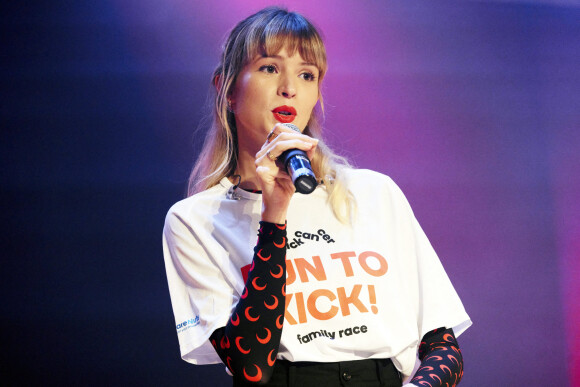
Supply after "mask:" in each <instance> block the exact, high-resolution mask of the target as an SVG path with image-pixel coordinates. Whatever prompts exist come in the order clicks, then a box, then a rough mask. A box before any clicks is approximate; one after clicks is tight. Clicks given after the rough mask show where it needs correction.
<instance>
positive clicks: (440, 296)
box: [389, 179, 471, 338]
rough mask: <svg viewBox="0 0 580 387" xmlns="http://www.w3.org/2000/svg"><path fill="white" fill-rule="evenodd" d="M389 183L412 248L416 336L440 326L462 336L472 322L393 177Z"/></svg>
mask: <svg viewBox="0 0 580 387" xmlns="http://www.w3.org/2000/svg"><path fill="white" fill-rule="evenodd" d="M389 180H390V179H389ZM390 183H391V184H392V187H391V189H392V192H393V193H394V197H395V201H397V202H398V203H397V207H398V208H399V210H400V211H399V213H398V214H397V217H398V219H399V223H400V226H401V228H402V229H404V230H402V231H401V232H402V233H403V234H404V235H405V237H404V239H406V240H407V241H408V243H409V244H408V248H409V249H410V250H411V251H412V254H411V256H412V258H413V259H412V260H413V262H408V265H407V269H408V270H409V272H408V275H407V276H406V278H408V279H409V283H407V285H408V287H409V291H410V292H412V293H413V297H411V299H413V300H415V305H414V307H415V313H416V317H417V329H418V332H417V333H418V336H417V337H419V338H421V337H423V336H424V335H425V334H427V333H428V332H430V331H432V330H434V329H437V328H439V327H445V328H453V331H454V332H455V335H456V336H459V335H461V333H463V332H464V331H465V330H466V329H467V328H468V327H469V326H470V325H471V319H470V318H469V316H468V315H467V313H466V311H465V308H464V306H463V303H462V302H461V299H460V298H459V296H458V294H457V292H456V291H455V288H454V287H453V284H452V283H451V281H450V279H449V276H448V275H447V273H446V272H445V269H444V268H443V265H442V264H441V261H440V260H439V257H438V256H437V254H436V252H435V250H434V249H433V247H432V245H431V243H430V242H429V240H428V238H427V236H426V235H425V232H424V231H423V229H422V228H421V226H420V225H419V222H418V221H417V219H416V218H415V215H414V214H413V211H412V209H411V207H410V205H409V203H408V201H407V199H406V198H405V196H404V194H403V192H402V191H401V190H400V189H399V187H398V186H397V185H396V184H395V183H394V182H392V180H390Z"/></svg>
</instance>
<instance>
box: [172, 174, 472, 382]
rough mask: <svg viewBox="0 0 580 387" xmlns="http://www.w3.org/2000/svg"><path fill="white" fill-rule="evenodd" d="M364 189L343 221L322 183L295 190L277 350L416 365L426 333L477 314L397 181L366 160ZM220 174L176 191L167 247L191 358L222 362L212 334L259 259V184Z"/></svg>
mask: <svg viewBox="0 0 580 387" xmlns="http://www.w3.org/2000/svg"><path fill="white" fill-rule="evenodd" d="M345 178H346V181H345V183H346V185H347V187H348V188H349V189H350V190H351V192H352V193H353V195H354V197H355V199H356V204H357V206H356V211H355V212H354V214H353V219H352V222H351V224H343V223H341V222H339V221H338V220H337V219H336V218H335V216H334V215H333V213H332V210H331V208H330V207H329V205H328V204H327V196H328V195H327V192H326V189H325V188H324V187H323V186H320V187H318V188H317V189H316V190H315V191H314V192H313V193H312V194H310V195H301V194H295V195H294V196H293V197H292V200H291V203H290V207H289V209H288V219H287V230H288V243H287V248H288V250H287V253H286V266H287V278H286V294H287V295H286V313H285V321H284V328H283V331H282V339H281V342H280V349H279V352H278V358H279V359H286V360H290V361H314V362H336V361H347V360H358V359H367V358H392V360H393V362H394V363H395V366H396V367H397V368H398V369H399V371H401V372H402V373H403V374H404V375H405V376H409V375H410V374H411V373H412V371H413V367H414V365H415V361H416V356H417V348H418V345H419V342H420V340H421V338H422V337H423V335H424V334H425V333H427V332H429V331H431V330H433V329H436V328H439V327H446V328H453V330H454V332H455V334H456V336H459V335H460V334H461V333H462V332H463V331H464V330H465V329H467V328H468V327H469V326H470V325H471V320H470V319H469V316H468V315H467V313H466V312H465V309H464V307H463V305H462V303H461V300H460V299H459V297H458V295H457V293H456V291H455V290H454V288H453V286H452V284H451V282H450V281H449V278H448V276H447V274H446V273H445V271H444V269H443V267H442V265H441V263H440V261H439V258H438V257H437V255H436V253H435V251H434V250H433V248H432V247H431V244H430V243H429V241H428V240H427V237H426V236H425V234H424V233H423V231H422V229H421V227H420V226H419V224H418V222H417V220H416V219H415V217H414V215H413V212H412V211H411V208H410V206H409V204H408V202H407V200H406V198H405V196H404V195H403V193H402V192H401V190H400V189H399V188H398V187H397V185H396V184H395V183H394V182H393V181H392V180H391V179H390V178H389V177H387V176H385V175H382V174H380V173H377V172H373V171H369V170H360V169H359V170H348V171H346V173H345ZM231 187H232V184H231V182H230V181H229V180H228V179H226V178H224V179H223V180H222V181H221V182H220V184H218V185H216V186H214V187H212V188H210V189H208V190H206V191H204V192H201V193H198V194H196V195H194V196H191V197H189V198H187V199H184V200H182V201H180V202H178V203H176V204H175V205H174V206H173V207H172V208H171V209H170V210H169V213H168V215H167V218H166V223H165V229H164V233H163V249H164V256H165V265H166V269H167V277H168V282H169V291H170V295H171V302H172V305H173V310H174V315H175V322H176V329H177V335H178V338H179V344H180V349H181V356H182V358H183V359H184V360H186V361H188V362H191V363H194V364H211V363H219V362H221V360H220V358H219V357H218V355H217V353H216V352H215V350H214V349H213V347H212V346H211V344H210V343H209V341H208V338H209V336H210V335H211V333H212V332H213V331H214V330H215V329H217V328H220V327H223V326H225V325H226V324H227V322H228V319H229V317H230V315H231V313H232V311H233V309H234V307H235V305H236V303H237V302H238V300H239V298H240V295H241V294H242V291H243V289H244V283H245V278H244V276H245V275H247V274H246V273H247V269H248V267H249V265H250V264H251V262H252V258H253V247H254V246H255V244H256V240H257V230H258V222H259V220H260V212H261V206H262V202H261V195H260V194H256V193H250V192H246V191H243V190H241V189H237V190H236V194H237V195H238V196H239V197H240V200H234V199H232V198H231V196H230V195H228V190H230V189H231Z"/></svg>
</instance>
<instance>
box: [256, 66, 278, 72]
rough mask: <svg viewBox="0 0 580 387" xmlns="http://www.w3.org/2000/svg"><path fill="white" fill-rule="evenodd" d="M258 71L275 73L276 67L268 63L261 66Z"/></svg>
mask: <svg viewBox="0 0 580 387" xmlns="http://www.w3.org/2000/svg"><path fill="white" fill-rule="evenodd" d="M260 71H262V72H264V73H268V74H275V73H276V72H277V69H276V66H274V65H273V64H270V65H264V66H261V67H260Z"/></svg>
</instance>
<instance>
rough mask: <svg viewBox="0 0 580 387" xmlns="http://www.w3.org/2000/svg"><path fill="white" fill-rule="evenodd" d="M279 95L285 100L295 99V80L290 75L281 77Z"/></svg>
mask: <svg viewBox="0 0 580 387" xmlns="http://www.w3.org/2000/svg"><path fill="white" fill-rule="evenodd" d="M278 94H279V95H281V96H283V97H284V98H294V97H295V96H296V84H295V80H294V79H293V78H292V77H291V76H290V75H287V74H284V75H282V76H281V77H280V85H279V86H278Z"/></svg>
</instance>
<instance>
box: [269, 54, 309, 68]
mask: <svg viewBox="0 0 580 387" xmlns="http://www.w3.org/2000/svg"><path fill="white" fill-rule="evenodd" d="M262 58H274V59H280V60H282V59H284V58H282V57H281V56H280V55H266V54H262V55H260V57H259V59H262ZM300 65H301V66H314V67H316V68H318V66H316V64H314V63H310V62H302V63H300Z"/></svg>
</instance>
